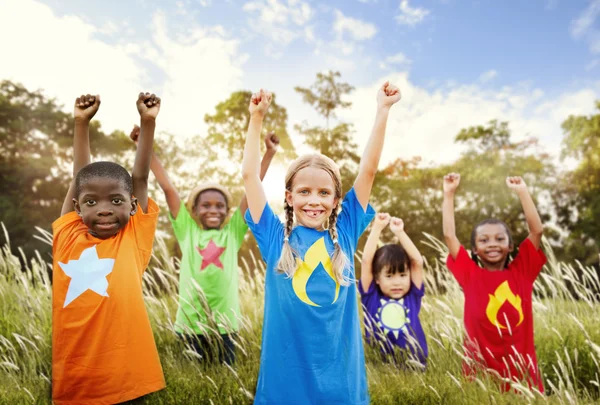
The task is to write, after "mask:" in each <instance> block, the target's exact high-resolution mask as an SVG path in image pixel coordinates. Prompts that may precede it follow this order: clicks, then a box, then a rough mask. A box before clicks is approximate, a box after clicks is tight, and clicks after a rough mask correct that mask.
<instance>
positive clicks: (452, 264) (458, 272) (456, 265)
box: [446, 246, 479, 289]
mask: <svg viewBox="0 0 600 405" xmlns="http://www.w3.org/2000/svg"><path fill="white" fill-rule="evenodd" d="M446 266H448V269H449V270H450V271H451V272H452V275H453V276H454V278H455V279H456V281H457V282H458V284H459V285H460V286H461V287H462V288H463V289H464V288H465V287H466V286H467V285H468V284H469V280H470V275H471V272H472V271H473V270H475V269H477V268H479V266H477V264H476V263H475V262H474V261H473V260H472V259H471V258H470V257H469V254H468V253H467V251H466V250H465V248H464V247H463V246H461V247H460V249H459V251H458V255H456V259H453V258H452V255H448V259H447V260H446Z"/></svg>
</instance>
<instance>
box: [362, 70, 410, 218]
mask: <svg viewBox="0 0 600 405" xmlns="http://www.w3.org/2000/svg"><path fill="white" fill-rule="evenodd" d="M398 100H400V90H398V88H397V87H395V86H393V85H390V84H389V83H388V82H385V83H384V85H383V86H382V87H381V88H380V89H379V91H378V93H377V114H376V115H375V123H374V124H373V130H372V131H371V136H370V137H369V140H368V141H367V146H366V147H365V151H364V152H363V155H362V157H361V159H360V167H359V169H358V175H357V176H356V180H355V182H354V191H355V192H356V197H357V199H358V202H360V205H361V206H362V207H363V209H364V210H366V209H367V204H368V203H369V197H370V196H371V189H372V187H373V181H374V180H375V174H376V173H377V167H378V166H379V159H380V158H381V151H382V150H383V141H384V138H385V128H386V126H387V119H388V116H389V112H390V107H391V106H392V105H393V104H394V103H396V102H398Z"/></svg>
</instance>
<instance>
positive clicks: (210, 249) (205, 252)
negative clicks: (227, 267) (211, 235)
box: [196, 239, 225, 271]
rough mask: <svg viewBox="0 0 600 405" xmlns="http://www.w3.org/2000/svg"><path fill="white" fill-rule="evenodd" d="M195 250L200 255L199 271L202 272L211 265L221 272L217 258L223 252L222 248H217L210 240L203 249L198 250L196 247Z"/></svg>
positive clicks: (221, 264)
mask: <svg viewBox="0 0 600 405" xmlns="http://www.w3.org/2000/svg"><path fill="white" fill-rule="evenodd" d="M196 249H197V250H198V253H200V254H201V255H202V265H201V266H200V271H202V270H204V269H205V268H206V267H207V266H208V265H210V264H211V263H212V264H214V265H215V266H216V267H218V268H220V269H221V270H223V263H221V260H220V259H219V257H221V254H222V253H223V252H224V251H225V248H224V247H221V246H217V245H216V244H215V242H213V240H212V239H211V240H210V242H208V245H206V247H205V248H204V249H200V247H198V246H196Z"/></svg>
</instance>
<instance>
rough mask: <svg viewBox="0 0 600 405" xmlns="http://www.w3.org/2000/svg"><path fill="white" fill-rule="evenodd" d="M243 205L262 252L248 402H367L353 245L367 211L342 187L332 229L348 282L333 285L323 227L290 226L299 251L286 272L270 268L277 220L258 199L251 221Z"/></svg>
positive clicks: (280, 229)
mask: <svg viewBox="0 0 600 405" xmlns="http://www.w3.org/2000/svg"><path fill="white" fill-rule="evenodd" d="M249 211H250V210H248V212H246V222H247V223H248V226H249V227H250V230H251V231H252V233H253V234H254V237H255V238H256V241H257V242H258V247H259V249H260V252H261V254H262V257H263V260H264V261H265V262H266V264H267V272H266V277H265V313H264V324H263V333H262V348H261V356H260V373H259V376H258V383H257V387H256V396H255V399H254V403H255V404H290V405H291V404H303V405H304V404H324V403H326V404H331V405H333V404H339V405H342V404H344V405H346V404H368V403H369V394H368V389H367V374H366V368H365V359H364V351H363V344H362V336H361V330H360V323H359V319H358V301H357V296H356V294H357V291H356V287H355V285H354V282H353V281H354V280H355V278H356V277H355V274H354V260H353V258H354V252H355V250H356V244H357V243H358V238H359V237H360V235H361V234H362V233H363V232H364V230H365V228H366V227H367V225H368V224H369V222H371V219H372V218H373V216H374V215H375V211H374V210H373V208H372V207H371V206H370V205H368V207H367V210H366V212H365V211H364V210H363V208H362V206H361V205H360V203H359V201H358V200H357V198H356V194H355V192H354V189H352V190H350V191H349V192H348V193H347V194H346V197H345V198H344V201H343V203H342V210H341V212H340V214H339V216H338V221H337V231H338V240H339V243H340V246H341V248H342V250H343V251H344V253H345V254H346V256H347V257H348V259H349V260H350V269H349V271H347V275H348V277H349V278H350V279H351V281H352V282H351V284H350V286H347V287H344V286H340V285H339V284H338V283H337V282H336V281H335V276H334V273H333V271H332V268H331V255H332V254H333V250H334V246H333V242H332V240H331V237H330V236H329V232H328V231H317V230H315V229H311V228H306V227H304V226H296V227H295V228H294V229H293V230H292V233H291V235H290V238H289V240H290V244H291V246H292V248H293V249H294V251H295V252H297V253H298V255H299V257H298V258H297V259H296V260H297V261H298V262H299V267H298V268H297V270H296V272H295V274H294V276H293V277H292V278H289V277H287V275H286V274H284V273H280V272H278V271H277V270H276V266H277V263H278V262H279V258H280V256H281V250H282V247H283V238H284V226H283V223H282V222H281V221H280V220H279V218H278V217H277V216H276V215H275V214H274V213H273V211H272V210H271V207H269V205H268V204H266V206H265V208H264V210H263V212H262V215H261V217H260V220H259V222H258V224H255V223H254V221H252V217H251V216H250V212H249Z"/></svg>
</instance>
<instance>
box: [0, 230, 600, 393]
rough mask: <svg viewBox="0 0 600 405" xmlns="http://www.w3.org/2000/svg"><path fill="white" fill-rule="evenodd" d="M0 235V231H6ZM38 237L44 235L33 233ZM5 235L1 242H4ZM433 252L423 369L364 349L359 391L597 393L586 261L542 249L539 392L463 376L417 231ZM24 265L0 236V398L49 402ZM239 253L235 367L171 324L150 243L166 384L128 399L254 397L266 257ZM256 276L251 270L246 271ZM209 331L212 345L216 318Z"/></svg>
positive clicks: (457, 294) (163, 272) (598, 368)
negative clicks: (194, 346) (193, 344)
mask: <svg viewBox="0 0 600 405" xmlns="http://www.w3.org/2000/svg"><path fill="white" fill-rule="evenodd" d="M4 232H5V234H6V231H5V230H4ZM38 237H39V238H41V239H43V240H46V241H50V240H51V236H50V235H49V234H48V233H46V232H43V231H41V230H40V236H38ZM7 240H8V238H7ZM425 242H426V243H427V244H429V245H430V246H433V247H435V248H436V249H437V251H438V252H439V258H438V259H436V260H434V261H432V262H431V263H427V264H426V271H425V278H426V281H425V283H426V286H427V287H426V288H427V295H426V296H425V297H424V299H423V307H422V310H421V315H420V318H421V321H422V323H423V328H424V330H425V334H426V336H427V340H428V344H429V363H428V367H427V370H426V371H425V372H420V371H411V370H409V369H406V368H400V367H397V366H395V365H393V364H390V363H386V362H383V361H382V359H381V357H380V355H379V351H378V349H377V348H372V347H366V357H367V373H368V380H369V391H370V395H371V399H372V403H374V404H398V403H402V404H517V403H519V404H520V403H532V404H542V403H543V404H588V403H598V401H600V363H599V362H600V322H599V321H600V318H599V312H600V311H599V308H600V305H599V302H600V297H599V295H598V291H600V281H599V279H598V274H597V273H596V272H595V270H594V269H592V268H589V267H585V266H582V265H581V264H580V263H577V262H575V263H560V262H558V261H557V260H556V258H555V257H554V255H553V254H552V251H551V248H550V247H549V246H548V245H546V246H545V248H544V250H545V252H546V254H547V256H548V259H549V260H548V264H547V265H546V266H545V267H544V270H543V272H542V274H541V275H540V277H539V278H538V281H537V282H536V285H535V297H534V304H533V305H534V316H535V342H536V347H537V355H538V362H539V366H540V368H541V371H542V374H543V377H544V385H545V387H546V391H547V392H546V394H540V393H539V392H536V391H531V390H529V389H528V388H527V386H526V385H522V384H519V383H513V391H512V392H509V393H502V392H501V391H500V390H499V388H498V384H497V380H495V379H494V378H493V377H490V376H488V377H486V376H480V377H479V378H477V379H475V380H474V381H469V380H467V379H466V378H464V377H463V376H462V373H461V365H462V360H463V359H462V341H463V323H462V309H463V295H462V292H461V291H460V289H459V287H458V285H457V283H456V282H455V281H454V280H453V279H452V278H451V276H450V274H449V272H448V270H447V269H446V268H445V266H444V264H443V263H444V259H445V256H446V248H445V246H444V245H443V244H442V243H441V242H440V241H438V240H436V239H434V238H432V237H430V236H428V235H425ZM28 259H29V265H28V267H27V268H26V269H25V271H22V269H21V265H20V261H19V258H18V257H15V256H14V255H13V254H11V250H10V246H9V245H8V244H7V245H5V246H3V247H2V248H1V251H0V313H1V316H0V403H2V404H21V403H23V404H29V403H36V404H44V403H50V372H51V366H50V362H51V338H50V334H51V293H52V289H51V284H50V280H49V278H48V271H49V269H50V267H51V263H47V262H46V261H45V260H43V258H41V257H40V256H39V255H38V256H36V257H34V258H28ZM242 261H243V266H244V267H245V269H243V270H244V271H240V275H241V280H240V299H241V306H242V313H243V318H242V319H241V320H240V324H241V330H240V332H239V334H238V335H237V339H236V342H235V343H236V346H237V361H236V363H235V365H234V366H232V367H229V366H227V365H218V364H212V365H207V364H204V363H203V362H201V361H199V360H198V358H197V355H196V354H195V353H194V352H193V351H192V350H190V348H189V347H187V346H186V345H185V344H183V343H182V342H181V341H180V340H179V339H178V338H177V336H176V335H175V333H174V331H173V322H174V319H175V311H176V309H177V298H178V295H177V289H178V286H177V279H178V265H179V263H178V261H177V260H176V259H174V258H172V257H170V255H169V254H168V250H167V248H166V245H165V243H164V241H163V240H161V239H160V238H158V239H157V240H156V244H155V249H154V257H153V260H152V262H151V265H150V267H149V269H148V271H147V272H146V273H145V275H144V291H145V298H146V303H147V308H148V313H149V315H150V319H151V322H152V327H153V330H154V338H155V340H156V344H157V346H158V350H159V354H160V358H161V362H162V366H163V370H164V373H165V377H166V380H167V388H166V389H164V390H162V391H159V392H156V393H153V394H150V395H148V396H146V397H144V398H142V399H140V400H137V401H135V403H141V404H247V403H252V399H253V394H254V389H255V385H256V379H257V376H258V369H259V358H260V341H261V326H262V316H263V294H264V290H263V288H264V265H263V263H262V262H261V261H260V260H259V259H258V258H256V257H249V258H247V259H245V260H242ZM248 274H254V276H253V277H249V276H246V275H248ZM207 329H208V330H207V333H208V334H209V335H210V336H213V337H214V339H213V342H214V345H215V347H216V345H218V344H219V341H218V337H217V334H216V333H215V331H216V330H217V328H216V326H215V325H212V326H211V325H209V327H208V328H207Z"/></svg>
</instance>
